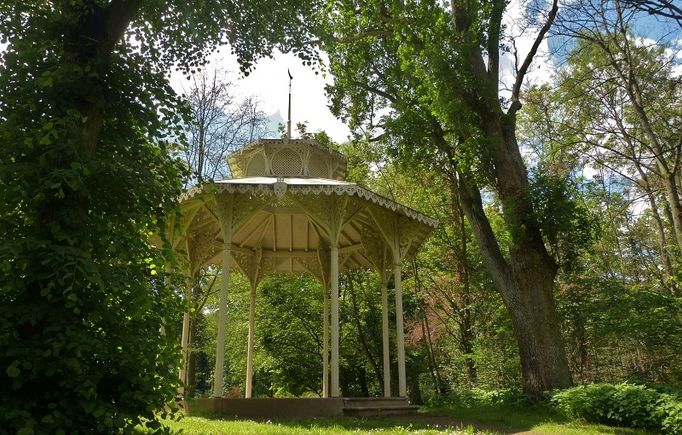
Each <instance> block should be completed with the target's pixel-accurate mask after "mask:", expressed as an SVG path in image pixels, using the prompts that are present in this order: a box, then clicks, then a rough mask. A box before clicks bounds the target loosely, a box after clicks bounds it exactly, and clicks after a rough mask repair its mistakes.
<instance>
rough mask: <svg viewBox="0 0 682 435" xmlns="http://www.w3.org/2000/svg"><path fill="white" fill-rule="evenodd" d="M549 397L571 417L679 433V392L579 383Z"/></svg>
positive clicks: (638, 386)
mask: <svg viewBox="0 0 682 435" xmlns="http://www.w3.org/2000/svg"><path fill="white" fill-rule="evenodd" d="M550 401H551V403H552V405H553V406H555V407H556V408H557V409H558V410H559V411H561V412H562V413H564V414H565V415H567V416H569V417H571V418H582V419H585V420H587V421H589V422H595V423H604V424H610V425H614V426H627V427H635V428H642V429H652V430H661V431H663V432H664V433H672V434H679V433H682V425H680V423H682V421H681V419H680V409H681V407H682V400H681V398H680V396H679V395H677V394H666V393H660V392H659V391H657V390H656V389H654V388H650V387H646V386H644V385H636V384H630V383H622V384H591V385H582V386H578V387H574V388H570V389H568V390H564V391H558V392H555V393H553V394H552V396H551V399H550Z"/></svg>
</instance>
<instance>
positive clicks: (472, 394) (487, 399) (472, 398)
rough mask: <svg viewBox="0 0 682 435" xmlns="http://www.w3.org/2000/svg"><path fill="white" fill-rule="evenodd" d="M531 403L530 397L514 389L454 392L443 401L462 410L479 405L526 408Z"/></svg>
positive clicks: (475, 389)
mask: <svg viewBox="0 0 682 435" xmlns="http://www.w3.org/2000/svg"><path fill="white" fill-rule="evenodd" d="M533 401H534V399H533V398H532V397H531V396H529V395H527V394H524V393H522V392H521V391H519V390H515V389H505V390H483V389H480V388H472V389H471V390H455V391H453V392H451V393H450V394H449V395H448V397H447V398H446V399H445V400H444V402H445V403H447V404H449V405H455V406H459V407H462V408H471V407H474V406H481V405H483V406H492V405H509V406H526V405H528V404H530V403H531V402H533Z"/></svg>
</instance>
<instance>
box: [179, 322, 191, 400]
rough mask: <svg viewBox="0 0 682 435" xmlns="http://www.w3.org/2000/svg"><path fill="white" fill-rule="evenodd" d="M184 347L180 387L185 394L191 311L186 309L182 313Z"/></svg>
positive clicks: (182, 342) (182, 341) (182, 346)
mask: <svg viewBox="0 0 682 435" xmlns="http://www.w3.org/2000/svg"><path fill="white" fill-rule="evenodd" d="M180 347H181V348H182V365H181V366H180V375H179V376H180V382H181V384H180V388H179V393H180V394H181V395H184V394H185V384H187V363H188V360H189V313H188V312H187V311H185V313H184V314H183V315H182V339H181V341H180Z"/></svg>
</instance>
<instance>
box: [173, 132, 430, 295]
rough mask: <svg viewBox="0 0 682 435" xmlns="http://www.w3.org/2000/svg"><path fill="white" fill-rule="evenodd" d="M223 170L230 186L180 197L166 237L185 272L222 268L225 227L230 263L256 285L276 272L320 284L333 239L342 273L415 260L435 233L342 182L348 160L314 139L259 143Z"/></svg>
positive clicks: (407, 212) (413, 216)
mask: <svg viewBox="0 0 682 435" xmlns="http://www.w3.org/2000/svg"><path fill="white" fill-rule="evenodd" d="M228 162H229V164H230V167H231V169H232V174H233V175H234V178H231V179H226V180H220V181H216V182H211V183H204V184H202V185H201V186H197V187H194V188H192V189H190V190H189V191H187V192H185V193H184V194H183V195H182V196H181V198H180V200H181V203H182V210H183V213H182V217H181V219H180V221H179V222H177V223H176V225H175V227H174V235H173V236H172V237H171V239H172V240H173V244H174V246H175V247H176V249H179V250H183V251H185V252H186V255H187V257H188V258H189V261H190V264H191V270H192V271H194V270H197V269H198V268H199V267H201V266H203V265H206V264H219V263H220V253H221V250H222V247H223V244H224V238H223V232H224V231H225V222H226V219H229V228H230V248H231V255H232V263H233V264H234V265H235V266H237V267H238V268H239V269H240V270H241V271H242V272H243V273H244V274H245V275H246V276H247V277H248V278H249V279H250V280H251V281H252V282H256V283H257V282H258V281H260V280H261V279H262V278H263V277H264V276H265V275H267V274H268V273H273V272H284V273H305V272H308V273H311V274H313V275H314V276H316V277H318V278H319V279H320V280H322V281H323V282H324V281H326V278H327V275H328V273H329V272H328V270H329V267H328V264H329V258H328V252H329V246H330V244H331V243H333V240H336V243H337V244H338V247H339V254H340V264H339V268H340V270H341V271H344V270H350V269H357V268H367V267H371V268H374V269H377V270H386V269H388V268H390V267H391V265H392V264H393V259H394V258H395V257H394V256H393V255H394V254H395V253H398V252H399V256H400V259H404V258H409V257H412V256H414V255H415V254H416V252H417V250H418V249H419V247H420V245H421V244H422V243H423V241H424V240H425V238H426V237H427V236H428V234H429V233H430V232H431V231H432V230H433V228H435V227H436V225H437V222H436V221H435V220H433V219H432V218H430V217H428V216H426V215H424V214H422V213H420V212H418V211H416V210H413V209H411V208H409V207H406V206H403V205H401V204H399V203H397V202H395V201H393V200H391V199H388V198H385V197H383V196H381V195H379V194H376V193H374V192H372V191H370V190H368V189H365V188H364V187H361V186H359V185H357V184H355V183H350V182H347V181H344V180H343V178H345V172H346V158H345V156H344V155H343V154H341V153H338V152H336V151H333V150H330V149H328V148H326V147H324V146H322V145H319V144H318V143H316V142H314V141H311V140H286V139H285V140H274V139H272V140H271V139H268V140H262V139H261V140H259V141H256V142H253V143H251V144H249V145H247V146H245V147H244V148H243V149H241V150H239V151H237V152H235V153H233V154H231V155H230V156H228ZM244 175H248V176H244ZM321 175H326V176H324V177H323V176H321ZM226 204H227V205H226ZM226 207H227V209H228V213H226V212H225V210H226ZM226 216H228V218H226Z"/></svg>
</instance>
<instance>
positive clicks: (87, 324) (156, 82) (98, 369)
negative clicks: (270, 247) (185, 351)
mask: <svg viewBox="0 0 682 435" xmlns="http://www.w3.org/2000/svg"><path fill="white" fill-rule="evenodd" d="M311 6H312V5H311V4H310V3H307V2H299V1H285V2H283V3H282V2H280V3H278V4H277V5H276V7H275V5H271V6H270V7H268V6H267V5H263V4H262V3H261V2H255V1H254V2H250V1H239V2H223V1H205V2H199V3H197V2H186V1H141V0H112V1H101V0H75V1H65V2H42V1H22V2H16V1H2V2H0V36H1V38H2V40H3V41H4V42H9V46H8V48H7V50H6V51H4V52H3V53H2V55H1V56H2V61H1V65H0V92H1V94H0V143H1V144H2V147H1V149H0V184H2V185H3V186H6V188H3V189H2V190H1V192H0V237H2V240H3V243H2V245H1V246H0V269H1V270H2V273H1V274H0V306H1V308H0V319H2V320H1V321H0V325H1V327H0V346H2V348H3V352H2V354H1V355H0V368H1V369H2V370H0V385H1V387H0V392H1V393H2V394H1V396H2V398H0V410H1V412H0V427H3V428H6V429H8V430H10V431H12V432H14V431H19V432H22V431H23V432H22V433H30V432H31V431H33V432H36V433H57V432H58V430H64V431H70V430H79V431H94V432H100V433H101V432H115V431H117V430H119V429H126V430H130V429H132V427H133V426H135V425H136V424H137V423H138V422H139V421H140V418H141V417H144V418H146V419H149V420H150V421H149V423H148V424H149V425H155V424H156V423H155V422H156V416H155V414H154V412H155V411H156V410H159V409H161V408H162V406H163V405H164V403H169V402H171V401H172V398H173V396H174V394H175V390H176V380H175V379H176V377H177V371H176V370H177V369H176V367H177V363H178V361H179V354H178V349H177V347H178V346H177V342H178V341H177V334H176V332H177V330H176V327H175V325H176V324H177V321H178V318H177V316H178V312H179V307H180V300H179V299H178V297H177V295H176V293H175V291H174V290H173V286H172V285H170V283H171V280H172V276H170V275H166V274H165V273H164V270H166V267H167V266H168V265H170V264H172V257H171V256H170V255H169V252H167V251H165V249H167V248H166V245H165V244H164V243H163V235H164V226H165V216H167V215H168V214H169V213H170V212H171V211H172V210H173V209H174V203H175V198H176V197H177V195H178V194H179V193H180V190H181V186H182V176H183V175H184V174H185V168H184V167H183V166H182V165H181V164H180V163H179V161H178V160H176V158H175V157H174V156H176V155H177V153H178V150H177V146H178V145H182V144H183V143H184V138H183V132H182V131H180V127H181V126H182V125H186V121H187V118H186V116H187V114H188V111H187V109H186V106H185V104H184V103H183V102H182V101H180V100H179V99H178V98H177V97H176V95H175V94H174V92H173V91H172V90H171V88H170V87H169V85H168V74H169V72H170V68H172V67H178V68H180V69H181V70H183V71H184V72H186V73H192V72H193V71H196V70H197V69H198V68H199V67H201V66H202V65H203V63H204V62H205V57H206V55H207V54H208V53H209V52H210V51H211V50H213V49H214V48H215V47H216V46H217V45H218V44H223V43H229V44H230V47H231V49H232V50H233V52H235V53H236V54H237V56H238V57H239V60H240V62H241V65H242V68H243V69H244V70H245V71H247V70H248V69H249V67H250V66H251V65H252V64H253V62H254V61H255V60H256V59H257V58H259V57H262V56H267V55H268V54H269V53H270V51H271V50H272V49H273V48H274V47H275V46H280V47H281V48H283V49H292V48H293V47H302V46H303V42H304V41H305V40H306V39H307V38H308V32H306V30H305V29H306V27H305V25H304V24H305V22H304V21H303V17H304V16H305V15H306V14H307V12H306V11H307V9H306V8H310V7H311ZM298 53H299V55H300V56H302V57H303V58H306V59H308V58H310V57H311V56H312V54H310V51H309V50H307V49H301V50H299V51H298ZM154 234H156V235H159V236H160V237H156V238H153V239H152V235H154ZM160 330H161V332H160Z"/></svg>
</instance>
